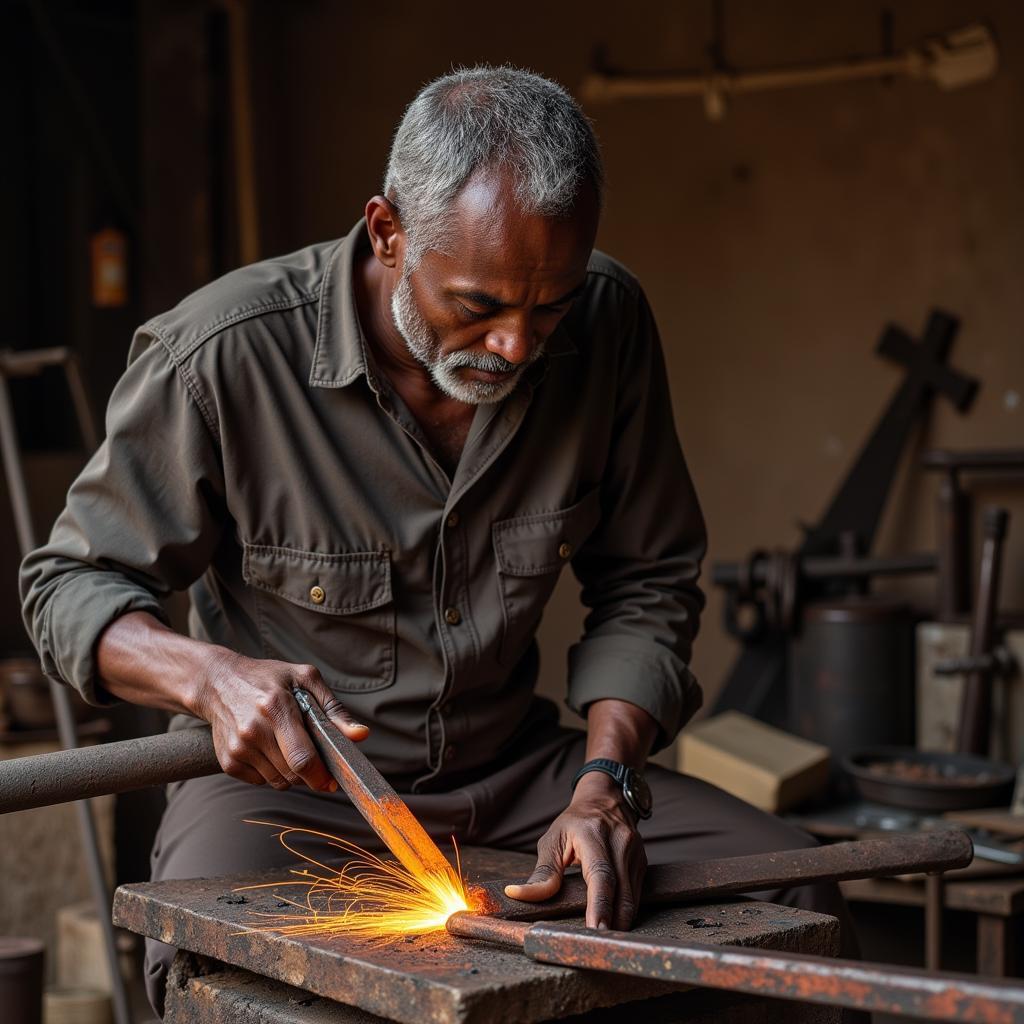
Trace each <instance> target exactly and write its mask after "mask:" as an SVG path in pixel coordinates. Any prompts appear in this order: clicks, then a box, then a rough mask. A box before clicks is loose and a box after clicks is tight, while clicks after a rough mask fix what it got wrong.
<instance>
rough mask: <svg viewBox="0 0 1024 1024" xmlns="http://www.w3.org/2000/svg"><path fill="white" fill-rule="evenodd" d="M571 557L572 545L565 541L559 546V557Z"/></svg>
mask: <svg viewBox="0 0 1024 1024" xmlns="http://www.w3.org/2000/svg"><path fill="white" fill-rule="evenodd" d="M571 555H572V545H571V544H567V543H566V542H565V541H562V543H561V544H559V545H558V557H559V558H569V557H570V556H571Z"/></svg>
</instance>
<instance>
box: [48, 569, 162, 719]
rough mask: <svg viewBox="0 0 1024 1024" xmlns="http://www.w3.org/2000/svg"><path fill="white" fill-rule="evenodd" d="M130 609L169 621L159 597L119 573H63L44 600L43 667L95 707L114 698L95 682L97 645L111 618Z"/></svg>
mask: <svg viewBox="0 0 1024 1024" xmlns="http://www.w3.org/2000/svg"><path fill="white" fill-rule="evenodd" d="M129 612H149V613H150V614H151V615H154V616H156V617H157V618H158V619H159V620H160V621H161V622H163V623H164V625H169V624H170V623H169V620H168V618H167V613H166V611H164V608H163V606H162V605H161V604H160V602H159V600H158V599H157V598H156V597H155V596H154V595H153V594H152V593H150V592H149V591H148V590H146V589H145V588H144V587H140V586H136V585H134V584H132V583H130V582H128V581H126V580H125V577H124V576H122V575H119V574H116V573H103V572H96V571H94V570H91V571H89V572H82V573H78V574H69V575H67V576H65V577H64V579H63V580H62V581H61V582H60V584H59V586H58V587H57V590H56V592H55V593H54V594H52V595H51V597H50V599H49V601H48V602H47V604H46V611H45V621H44V623H43V628H42V629H41V630H40V634H39V638H38V639H39V643H38V649H39V659H40V662H41V664H42V668H43V671H44V672H45V673H46V674H47V675H48V676H53V677H54V678H55V679H58V680H59V681H60V682H62V683H68V684H70V685H71V686H73V687H74V688H75V689H76V690H77V691H78V692H79V693H80V694H81V695H82V697H83V699H84V700H85V701H86V703H88V704H92V705H93V706H94V707H109V706H111V705H113V704H117V703H119V701H118V700H117V699H116V698H114V697H111V695H110V694H109V693H107V691H106V690H105V689H104V688H103V687H102V686H101V685H100V683H99V679H98V675H97V669H96V644H97V643H98V641H99V638H100V634H101V633H102V632H103V631H104V630H105V629H106V628H107V626H109V625H110V623H111V622H113V621H114V619H119V618H120V617H121V616H122V615H127V614H128V613H129Z"/></svg>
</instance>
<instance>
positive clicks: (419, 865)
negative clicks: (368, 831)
mask: <svg viewBox="0 0 1024 1024" xmlns="http://www.w3.org/2000/svg"><path fill="white" fill-rule="evenodd" d="M295 700H296V701H297V702H298V705H299V707H300V708H302V711H303V714H305V716H306V720H307V721H308V723H309V732H310V735H311V736H312V738H313V743H314V744H315V746H316V748H317V750H318V751H319V752H320V756H321V757H322V758H323V760H324V764H326V765H327V769H328V771H330V773H331V775H332V776H333V777H334V779H335V781H336V782H337V783H338V785H339V786H341V788H342V789H343V790H344V791H345V794H346V796H348V798H349V799H350V800H351V801H352V804H353V806H354V807H355V808H356V810H357V811H359V813H360V814H361V815H362V816H363V817H364V818H365V819H366V822H367V824H368V825H369V826H370V828H372V829H373V830H374V832H376V833H377V835H378V836H380V838H381V841H382V842H383V843H384V845H385V846H386V847H387V848H388V849H389V850H390V851H391V852H392V853H393V854H394V855H395V857H397V858H398V861H399V863H400V864H401V865H402V866H403V867H405V868H407V869H408V870H409V871H411V872H412V873H413V874H414V875H422V874H423V873H424V872H428V873H430V874H434V875H441V876H442V877H444V876H451V877H455V874H454V871H453V869H452V866H451V865H450V864H449V863H448V861H447V860H446V859H445V857H444V854H443V853H441V851H440V850H439V849H438V848H437V845H436V844H435V843H434V840H433V839H431V838H430V836H428V835H427V833H426V831H425V830H424V828H423V826H422V825H421V824H420V823H419V822H418V821H417V820H416V815H414V814H413V813H412V811H410V810H409V808H408V807H407V806H406V804H405V801H404V800H402V798H401V797H400V796H399V795H398V794H397V793H396V792H395V790H394V788H393V787H392V786H391V785H390V784H389V783H388V781H387V780H386V779H385V778H384V776H383V775H381V773H380V772H379V771H377V769H376V768H375V767H374V766H373V764H372V763H371V762H370V760H369V758H368V757H367V756H366V755H365V754H364V753H363V752H362V751H361V750H360V749H359V747H358V746H356V744H355V743H353V742H352V741H351V740H350V739H349V738H348V737H347V736H345V734H344V733H343V732H342V731H341V730H340V729H339V728H338V727H337V726H336V725H335V724H334V723H333V722H332V721H331V720H330V719H329V718H328V717H327V715H326V714H324V711H323V709H322V708H321V707H320V705H319V704H317V702H316V701H315V700H314V699H313V698H312V697H311V696H310V695H309V694H308V693H307V692H306V691H305V690H296V691H295Z"/></svg>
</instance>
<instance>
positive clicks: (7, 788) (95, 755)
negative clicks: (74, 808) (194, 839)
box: [0, 695, 221, 814]
mask: <svg viewBox="0 0 1024 1024" xmlns="http://www.w3.org/2000/svg"><path fill="white" fill-rule="evenodd" d="M65 696H66V695H65ZM220 770H221V768H220V765H219V764H218V763H217V755H216V753H215V752H214V749H213V737H212V736H211V735H210V728H209V726H203V727H202V728H197V729H181V730H179V731H178V732H168V733H162V734H160V735H159V736H140V737H137V738H135V739H131V740H119V741H117V742H116V743H103V744H100V745H99V746H95V747H81V748H79V749H77V750H61V751H57V752H56V753H53V754H34V755H33V756H31V757H14V758H11V759H10V760H7V761H2V762H0V814H6V813H8V812H9V811H23V810H27V809H28V808H30V807H46V806H47V805H49V804H60V803H68V802H69V801H71V800H82V799H86V798H88V797H94V796H103V795H104V794H106V793H128V792H131V791H132V790H134V789H146V788H147V787H149V786H162V785H166V784H167V783H169V782H180V781H183V780H184V779H195V778H198V777H199V776H201V775H216V774H217V773H218V772H219V771H220Z"/></svg>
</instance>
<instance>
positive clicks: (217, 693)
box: [192, 648, 369, 793]
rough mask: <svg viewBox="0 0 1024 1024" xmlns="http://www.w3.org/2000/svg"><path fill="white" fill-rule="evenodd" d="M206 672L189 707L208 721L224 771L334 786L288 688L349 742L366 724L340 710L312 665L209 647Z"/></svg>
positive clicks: (284, 784)
mask: <svg viewBox="0 0 1024 1024" xmlns="http://www.w3.org/2000/svg"><path fill="white" fill-rule="evenodd" d="M204 675H205V685H203V686H202V687H200V688H199V689H198V692H197V695H196V699H195V701H194V704H193V711H192V713H193V714H195V715H197V716H198V717H200V718H205V719H206V721H208V722H209V723H210V726H211V727H212V732H213V746H214V749H215V750H216V751H217V760H218V761H219V762H220V766H221V768H223V769H224V771H225V773H226V774H228V775H230V776H232V777H233V778H236V779H240V780H241V781H242V782H250V783H253V784H255V785H263V783H269V784H270V785H271V786H273V787H274V789H288V788H289V787H290V786H295V785H298V784H299V783H300V782H304V783H305V784H306V785H307V786H309V788H310V789H314V790H322V791H324V792H327V793H333V792H334V791H335V790H336V789H337V788H338V784H337V782H335V781H334V779H333V778H332V777H331V774H330V772H328V770H327V768H326V766H325V765H324V763H323V761H322V760H321V758H320V755H319V754H318V753H317V750H316V747H314V746H313V741H312V739H310V736H309V732H308V731H307V730H306V725H305V722H304V720H303V717H302V711H301V710H300V708H299V705H298V704H297V703H296V702H295V697H294V696H293V695H292V691H293V690H294V689H296V688H301V689H303V690H306V691H307V692H308V693H309V694H310V696H311V697H312V698H313V699H314V700H315V701H316V702H317V703H318V704H319V705H320V706H321V707H322V708H323V709H324V712H325V714H327V716H328V717H329V718H330V719H331V720H332V721H333V722H334V724H335V725H336V726H337V727H338V728H339V729H341V731H342V732H343V733H344V735H346V736H347V737H348V738H349V739H350V740H356V741H359V740H363V739H365V738H366V736H367V735H368V733H369V729H367V727H366V726H365V725H362V724H360V723H359V722H356V721H355V720H354V719H353V718H352V716H351V715H350V714H349V713H348V711H346V710H345V707H344V705H343V704H342V703H341V701H339V700H338V698H337V697H335V696H334V694H333V693H332V692H331V690H330V688H329V687H328V686H327V684H326V683H325V682H324V680H323V677H322V676H321V675H320V673H319V672H318V671H317V669H316V668H314V667H313V666H312V665H291V664H289V663H287V662H284V661H262V660H260V661H257V660H255V659H253V658H245V657H243V656H242V655H240V654H234V653H232V652H231V651H227V650H224V649H223V648H214V653H213V654H212V655H211V657H210V659H209V665H208V668H207V670H206V672H205V674H204Z"/></svg>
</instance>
